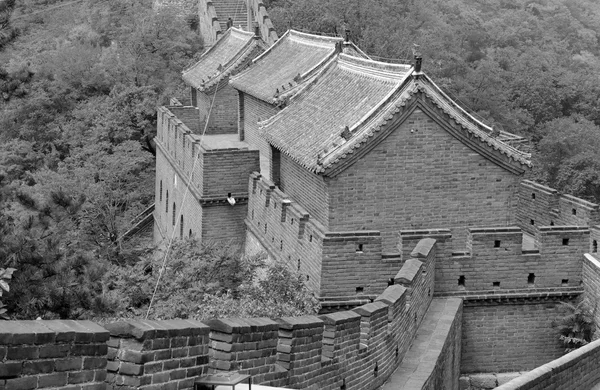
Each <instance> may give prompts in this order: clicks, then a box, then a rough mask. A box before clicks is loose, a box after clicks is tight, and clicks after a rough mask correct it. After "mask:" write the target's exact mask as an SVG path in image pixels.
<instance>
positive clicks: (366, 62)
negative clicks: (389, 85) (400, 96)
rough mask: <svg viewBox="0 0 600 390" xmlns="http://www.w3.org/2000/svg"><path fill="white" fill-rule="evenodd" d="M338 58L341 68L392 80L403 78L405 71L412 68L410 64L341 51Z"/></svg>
mask: <svg viewBox="0 0 600 390" xmlns="http://www.w3.org/2000/svg"><path fill="white" fill-rule="evenodd" d="M338 58H339V60H338V62H339V64H340V65H341V66H342V67H343V69H348V70H350V71H354V72H357V73H361V74H365V75H369V76H375V77H378V78H386V77H387V78H391V79H394V80H404V79H405V78H406V72H409V71H410V70H411V69H412V65H407V64H390V63H387V62H381V61H376V60H371V59H366V58H359V57H355V56H351V55H349V54H344V53H341V54H340V55H339V57H338Z"/></svg>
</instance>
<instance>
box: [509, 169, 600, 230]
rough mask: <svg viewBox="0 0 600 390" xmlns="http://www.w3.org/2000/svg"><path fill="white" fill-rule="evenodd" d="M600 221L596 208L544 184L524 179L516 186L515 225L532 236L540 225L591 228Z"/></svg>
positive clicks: (593, 204) (592, 204)
mask: <svg viewBox="0 0 600 390" xmlns="http://www.w3.org/2000/svg"><path fill="white" fill-rule="evenodd" d="M598 222H600V211H599V206H598V205H597V204H595V203H591V202H587V201H585V200H583V199H579V198H576V197H574V196H571V195H563V194H560V193H559V192H558V191H557V190H555V189H553V188H550V187H546V186H544V185H541V184H538V183H535V182H532V181H529V180H523V181H522V182H521V184H520V186H519V193H518V208H517V224H518V225H519V226H520V227H521V228H522V229H523V230H524V231H526V232H527V233H529V234H531V235H535V234H537V232H538V230H539V227H540V226H553V225H575V226H592V225H595V224H598Z"/></svg>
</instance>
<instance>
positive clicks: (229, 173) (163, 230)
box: [154, 107, 259, 242]
mask: <svg viewBox="0 0 600 390" xmlns="http://www.w3.org/2000/svg"><path fill="white" fill-rule="evenodd" d="M172 109H173V108H172V107H171V108H167V107H161V108H159V110H158V130H157V137H156V145H157V153H156V188H155V191H156V193H155V199H156V204H157V207H156V209H155V218H156V222H155V226H156V227H155V234H154V236H155V238H160V237H166V238H168V239H170V238H171V237H172V236H173V237H176V238H180V237H190V236H195V237H197V238H199V239H201V240H203V239H216V240H226V241H229V240H233V241H236V242H242V241H243V240H244V236H245V226H244V218H245V216H246V215H247V213H248V209H247V206H246V204H247V197H248V193H247V191H248V187H247V180H248V175H249V174H250V173H251V172H252V171H254V170H256V169H258V166H259V153H258V150H256V149H253V148H251V147H248V146H244V145H240V147H238V148H227V149H207V148H205V147H204V145H203V144H201V143H200V141H199V138H198V136H196V135H194V134H192V132H191V131H190V130H189V128H188V127H187V126H186V125H185V124H184V123H183V122H181V121H180V120H179V119H178V117H176V116H175V115H174V114H173V112H172ZM161 186H162V192H161ZM167 192H168V198H169V200H168V201H169V204H168V207H167V205H166V202H167ZM228 194H231V195H232V196H233V197H234V198H235V199H236V205H235V206H230V205H229V203H228V202H227V196H228ZM174 207H175V211H176V212H175V222H173V209H174ZM218 210H220V211H218ZM182 222H183V224H182ZM182 226H183V229H182V228H181V227H182ZM182 233H183V234H182Z"/></svg>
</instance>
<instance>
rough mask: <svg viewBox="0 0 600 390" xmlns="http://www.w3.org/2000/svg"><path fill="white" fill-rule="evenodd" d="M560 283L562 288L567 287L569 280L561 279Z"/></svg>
mask: <svg viewBox="0 0 600 390" xmlns="http://www.w3.org/2000/svg"><path fill="white" fill-rule="evenodd" d="M561 283H562V285H563V286H568V285H569V279H563V280H562V281H561Z"/></svg>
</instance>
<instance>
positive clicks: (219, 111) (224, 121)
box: [203, 77, 238, 135]
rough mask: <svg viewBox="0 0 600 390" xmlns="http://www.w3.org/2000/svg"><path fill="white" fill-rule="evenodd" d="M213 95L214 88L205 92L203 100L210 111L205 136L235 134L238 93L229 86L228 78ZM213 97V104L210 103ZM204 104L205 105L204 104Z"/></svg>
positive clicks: (221, 82)
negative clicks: (210, 108)
mask: <svg viewBox="0 0 600 390" xmlns="http://www.w3.org/2000/svg"><path fill="white" fill-rule="evenodd" d="M218 87H219V89H218V91H217V93H216V95H215V91H214V89H215V87H213V88H211V90H208V91H206V93H205V96H206V98H204V99H203V101H205V102H206V103H208V107H210V105H211V103H212V110H211V111H210V116H209V119H208V127H207V129H206V134H209V135H210V134H232V133H233V134H235V133H237V119H238V92H237V90H236V89H234V88H233V87H231V86H230V85H229V77H227V78H225V79H223V80H221V81H220V82H219V85H218ZM213 97H214V102H212V100H213ZM206 103H205V104H206Z"/></svg>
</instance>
